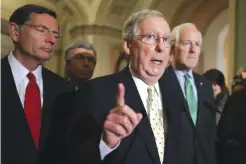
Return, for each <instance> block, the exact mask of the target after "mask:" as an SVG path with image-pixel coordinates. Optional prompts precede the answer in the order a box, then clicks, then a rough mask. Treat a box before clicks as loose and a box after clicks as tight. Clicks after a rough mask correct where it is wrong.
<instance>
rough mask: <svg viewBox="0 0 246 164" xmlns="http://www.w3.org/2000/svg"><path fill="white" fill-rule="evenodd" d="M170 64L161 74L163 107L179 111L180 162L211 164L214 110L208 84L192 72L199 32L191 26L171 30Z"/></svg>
mask: <svg viewBox="0 0 246 164" xmlns="http://www.w3.org/2000/svg"><path fill="white" fill-rule="evenodd" d="M172 36H173V39H174V41H175V42H174V45H173V46H172V48H171V57H172V65H171V66H170V67H168V69H167V70H166V71H165V73H164V84H163V85H164V86H166V90H165V92H164V93H163V97H164V98H163V99H164V105H165V106H166V108H167V109H169V110H170V111H171V110H175V111H176V110H179V111H180V112H179V114H178V115H176V117H179V118H177V119H176V120H180V121H179V124H180V127H179V128H180V129H176V130H177V131H179V133H180V136H179V139H178V143H179V144H180V145H179V147H180V151H179V153H180V154H181V156H180V160H181V161H182V162H181V163H182V164H215V163H216V153H215V139H216V138H215V136H216V123H215V111H214V110H213V109H212V108H211V105H212V103H213V91H212V84H210V83H209V82H208V81H207V80H206V79H205V78H204V77H202V76H201V75H198V74H196V73H195V72H193V69H194V68H195V67H196V65H197V63H198V60H199V56H200V52H201V44H202V36H201V33H200V32H199V31H198V30H197V28H196V26H195V25H194V24H191V23H185V24H181V25H179V26H176V27H175V28H174V29H173V30H172Z"/></svg>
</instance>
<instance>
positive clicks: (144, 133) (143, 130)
mask: <svg viewBox="0 0 246 164" xmlns="http://www.w3.org/2000/svg"><path fill="white" fill-rule="evenodd" d="M122 73H123V78H122V83H123V84H124V86H125V88H126V90H125V103H126V104H127V105H128V106H130V107H131V108H132V109H133V110H135V112H138V113H142V115H143V119H142V120H141V122H140V123H139V124H138V126H137V127H136V129H135V133H137V135H138V136H140V137H141V138H142V140H143V142H144V143H145V144H146V148H147V150H148V152H149V154H150V156H151V157H152V159H153V161H154V163H156V164H158V163H160V160H159V155H158V152H157V147H156V143H155V138H154V134H153V132H152V129H151V126H150V122H149V119H148V116H147V113H146V110H145V108H144V105H143V102H142V100H141V97H140V95H139V93H138V90H137V87H136V85H135V83H134V81H133V79H132V76H131V74H130V72H129V69H125V70H124V71H123V72H122ZM135 133H133V135H136V134H135Z"/></svg>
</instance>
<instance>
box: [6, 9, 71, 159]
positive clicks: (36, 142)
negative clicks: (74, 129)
mask: <svg viewBox="0 0 246 164" xmlns="http://www.w3.org/2000/svg"><path fill="white" fill-rule="evenodd" d="M8 31H9V36H10V38H11V39H12V41H13V44H14V49H13V51H11V52H10V53H9V54H8V55H7V56H5V57H4V58H2V59H1V71H2V72H1V79H2V81H1V88H2V93H1V94H2V96H1V103H2V104H1V105H2V106H1V116H2V117H1V118H2V120H1V125H2V126H1V130H2V131H1V132H2V133H1V134H2V135H1V141H2V142H1V161H2V163H5V164H16V163H21V164H40V163H45V164H49V163H50V164H51V163H52V164H54V163H62V162H63V160H62V157H63V154H62V153H63V150H64V147H62V145H63V144H62V143H63V142H64V140H63V139H65V127H64V126H65V125H66V120H67V119H68V118H69V113H66V110H64V109H67V108H66V107H68V106H67V104H69V99H67V98H66V99H64V100H65V101H64V100H63V99H62V97H63V96H62V95H63V94H64V95H65V93H70V92H71V93H72V91H73V89H72V86H71V85H70V84H69V83H68V82H67V81H66V80H65V79H63V78H62V77H60V76H58V75H56V74H55V73H53V72H52V71H50V70H48V69H46V68H45V67H43V66H42V63H44V62H45V61H48V60H50V59H51V58H52V56H53V52H54V49H55V47H56V44H57V41H58V39H59V38H60V37H61V35H60V30H59V26H58V23H57V21H56V13H55V12H54V11H52V10H50V9H48V8H45V7H42V6H39V5H33V4H28V5H24V6H21V7H19V8H18V9H16V10H15V11H14V12H13V13H12V15H11V16H10V18H9V24H8ZM60 97H61V99H60ZM58 99H60V101H59V103H56V101H58ZM56 104H57V106H56ZM56 107H57V108H56ZM69 107H71V106H69ZM56 109H59V111H57V110H56ZM57 119H60V120H61V121H62V122H59V123H58V122H57V121H56V120H57ZM56 125H58V126H56ZM63 125H64V126H63ZM54 129H56V130H54ZM53 133H55V134H56V135H53ZM60 141H61V142H60ZM57 143H59V144H57Z"/></svg>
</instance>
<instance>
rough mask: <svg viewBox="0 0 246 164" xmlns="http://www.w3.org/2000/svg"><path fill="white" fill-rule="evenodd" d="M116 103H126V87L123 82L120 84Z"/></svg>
mask: <svg viewBox="0 0 246 164" xmlns="http://www.w3.org/2000/svg"><path fill="white" fill-rule="evenodd" d="M116 105H117V106H123V105H125V87H124V85H123V84H122V83H119V84H118V91H117V95H116Z"/></svg>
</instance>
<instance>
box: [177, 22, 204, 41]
mask: <svg viewBox="0 0 246 164" xmlns="http://www.w3.org/2000/svg"><path fill="white" fill-rule="evenodd" d="M184 27H194V28H196V29H197V27H196V25H195V24H193V23H183V24H180V25H178V26H175V27H174V28H173V30H172V38H173V40H174V41H175V43H176V46H177V45H178V43H179V37H180V31H181V29H182V28H184ZM200 34H201V33H200ZM201 35H202V34H201ZM201 38H202V37H201ZM173 45H174V44H173Z"/></svg>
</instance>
